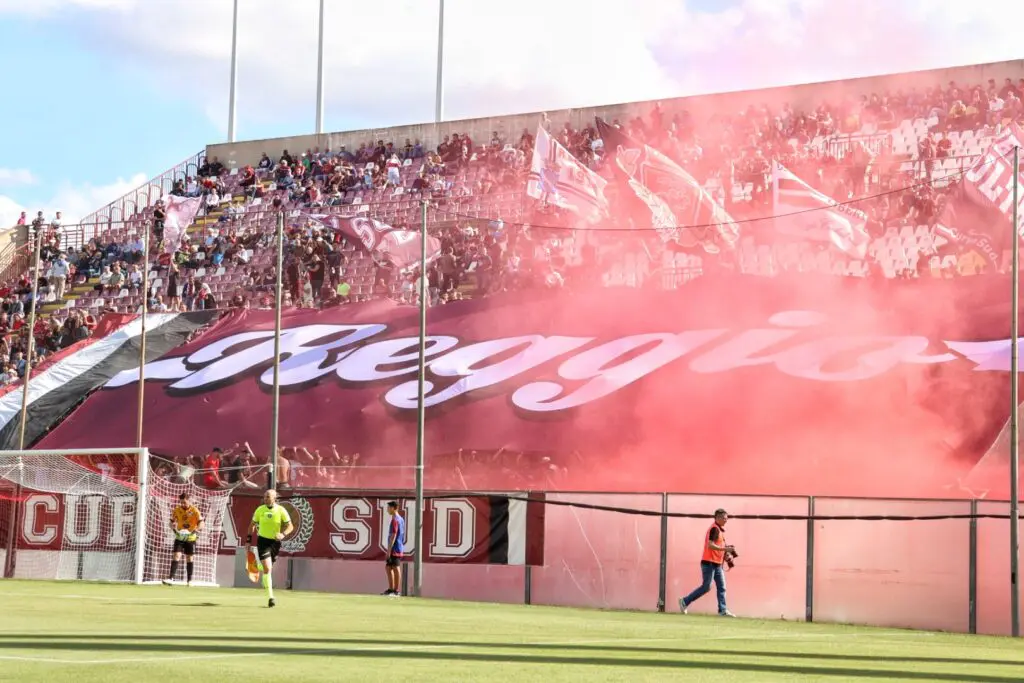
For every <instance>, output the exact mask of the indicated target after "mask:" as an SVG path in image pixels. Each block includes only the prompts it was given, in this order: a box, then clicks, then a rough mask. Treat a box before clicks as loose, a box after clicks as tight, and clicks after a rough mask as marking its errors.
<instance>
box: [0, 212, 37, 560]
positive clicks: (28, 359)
mask: <svg viewBox="0 0 1024 683" xmlns="http://www.w3.org/2000/svg"><path fill="white" fill-rule="evenodd" d="M30 230H31V228H30ZM35 240H36V244H35V254H34V258H35V260H34V261H33V266H34V267H35V272H34V274H35V277H33V278H32V310H31V311H30V312H29V315H28V349H27V352H26V354H25V379H24V381H22V383H21V419H20V423H19V425H18V450H20V451H23V450H25V427H26V425H27V424H28V423H27V418H28V391H29V380H31V378H32V354H33V353H34V352H35V348H36V334H35V332H36V310H37V309H38V308H39V302H38V301H37V300H38V298H39V276H40V269H41V264H40V261H42V251H43V230H42V228H40V229H39V230H37V231H36V236H35ZM29 272H30V273H31V272H33V271H32V270H29ZM19 500H21V479H20V478H19V480H18V483H17V485H16V486H15V487H14V501H15V502H14V504H13V513H12V514H11V516H10V517H9V518H8V522H7V552H5V553H4V573H3V576H4V577H5V578H11V579H13V578H14V567H15V563H16V561H15V557H16V555H17V552H18V542H17V539H18V536H17V529H18V527H19V526H20V524H21V519H20V517H21V509H22V506H21V505H19V504H18V503H17V501H19Z"/></svg>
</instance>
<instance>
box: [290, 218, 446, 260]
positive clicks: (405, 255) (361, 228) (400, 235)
mask: <svg viewBox="0 0 1024 683" xmlns="http://www.w3.org/2000/svg"><path fill="white" fill-rule="evenodd" d="M308 218H310V219H311V220H313V221H314V222H316V223H319V224H320V225H323V226H324V227H326V228H329V229H331V230H337V231H340V232H341V233H343V234H344V235H345V236H346V237H348V238H350V239H352V240H353V241H355V242H356V243H358V244H361V245H363V248H364V249H366V251H367V252H368V253H369V254H370V255H371V256H372V257H373V258H374V259H375V260H377V261H381V262H384V263H388V264H390V265H392V266H393V267H395V268H398V269H399V270H404V269H406V268H409V267H410V266H418V265H419V261H420V250H421V249H422V244H423V243H422V241H421V239H420V233H419V231H418V230H401V229H399V228H393V227H391V226H390V225H388V224H387V223H383V222H381V221H378V220H377V219H376V218H367V217H365V216H332V215H310V216H308ZM440 253H441V240H440V239H438V238H437V237H431V236H428V237H427V261H428V262H430V261H432V260H433V259H435V258H437V256H438V254H440Z"/></svg>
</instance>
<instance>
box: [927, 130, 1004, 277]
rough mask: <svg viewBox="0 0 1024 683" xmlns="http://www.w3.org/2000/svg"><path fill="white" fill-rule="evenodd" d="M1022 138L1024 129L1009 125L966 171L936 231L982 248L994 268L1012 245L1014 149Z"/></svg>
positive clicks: (970, 247) (974, 248)
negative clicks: (1004, 251)
mask: <svg viewBox="0 0 1024 683" xmlns="http://www.w3.org/2000/svg"><path fill="white" fill-rule="evenodd" d="M1022 142H1024V131H1022V130H1021V129H1020V128H1019V127H1018V126H1017V124H1010V125H1009V126H1007V127H1006V129H1005V130H1003V132H1002V133H1000V134H999V135H998V136H997V137H996V139H995V140H994V141H993V142H992V144H991V145H990V146H989V148H988V149H987V150H985V153H984V154H983V155H981V156H980V157H978V160H977V161H976V162H975V163H974V165H973V166H971V167H970V169H968V170H967V171H966V172H965V173H964V174H963V177H962V178H961V180H960V183H959V184H958V185H957V187H956V188H955V189H954V190H953V194H952V196H951V197H950V198H949V201H947V202H946V206H945V208H944V209H943V210H942V215H941V216H940V217H939V220H938V223H937V225H936V232H938V233H939V234H941V235H943V236H944V237H946V238H948V239H950V240H952V241H954V242H958V243H960V244H962V245H964V246H966V247H967V248H969V249H972V250H974V251H976V252H978V253H979V255H980V256H983V257H984V258H986V259H987V260H988V261H989V263H990V264H991V265H992V267H993V268H998V267H999V265H1000V264H999V261H1000V256H1001V254H1002V252H1003V250H1004V249H1009V248H1010V243H1011V242H1010V238H1011V235H1012V233H1011V232H1010V223H1011V221H1012V220H1013V219H1012V216H1013V149H1014V147H1020V146H1021V145H1022ZM1018 170H1019V169H1018ZM1017 182H1018V183H1019V182H1020V178H1018V179H1017ZM1018 200H1019V201H1020V202H1022V203H1024V188H1021V189H1020V190H1019V191H1018ZM1022 208H1024V207H1022ZM1021 218H1024V214H1022V215H1021ZM1021 227H1024V224H1022V226H1018V230H1020V231H1021V232H1022V234H1024V230H1021Z"/></svg>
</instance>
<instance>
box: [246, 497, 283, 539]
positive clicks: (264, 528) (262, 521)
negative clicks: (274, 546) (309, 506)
mask: <svg viewBox="0 0 1024 683" xmlns="http://www.w3.org/2000/svg"><path fill="white" fill-rule="evenodd" d="M252 523H253V524H255V525H256V526H257V533H258V534H259V535H260V536H261V537H262V538H268V539H270V540H272V541H274V540H277V535H278V534H279V533H281V531H282V530H283V529H284V528H285V527H286V526H288V525H289V524H291V523H292V518H291V516H290V515H289V514H288V511H287V510H285V509H284V506H283V505H281V504H279V503H278V504H276V505H274V507H267V506H266V505H260V506H259V507H258V508H256V512H254V513H253V514H252Z"/></svg>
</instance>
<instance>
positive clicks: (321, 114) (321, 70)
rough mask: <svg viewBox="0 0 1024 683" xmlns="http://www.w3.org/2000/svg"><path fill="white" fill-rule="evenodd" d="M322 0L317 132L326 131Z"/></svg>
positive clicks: (322, 7)
mask: <svg viewBox="0 0 1024 683" xmlns="http://www.w3.org/2000/svg"><path fill="white" fill-rule="evenodd" d="M326 4H327V0H320V38H319V40H318V42H317V49H316V134H317V135H323V132H324V5H326Z"/></svg>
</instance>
